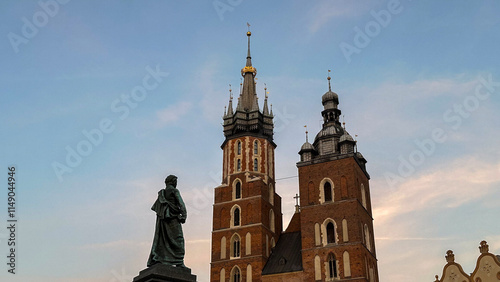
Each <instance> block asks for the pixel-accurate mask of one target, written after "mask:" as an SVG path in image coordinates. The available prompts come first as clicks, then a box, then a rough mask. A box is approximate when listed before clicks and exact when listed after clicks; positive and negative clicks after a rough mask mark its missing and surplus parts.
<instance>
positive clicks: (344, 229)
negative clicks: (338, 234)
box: [342, 218, 349, 242]
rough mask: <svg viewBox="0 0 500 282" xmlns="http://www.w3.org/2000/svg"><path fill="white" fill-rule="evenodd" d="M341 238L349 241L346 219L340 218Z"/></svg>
mask: <svg viewBox="0 0 500 282" xmlns="http://www.w3.org/2000/svg"><path fill="white" fill-rule="evenodd" d="M342 239H343V240H344V242H347V241H349V231H348V230H347V219H345V218H344V219H343V220H342Z"/></svg>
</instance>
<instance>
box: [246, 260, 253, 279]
mask: <svg viewBox="0 0 500 282" xmlns="http://www.w3.org/2000/svg"><path fill="white" fill-rule="evenodd" d="M247 282H252V265H251V264H249V265H247Z"/></svg>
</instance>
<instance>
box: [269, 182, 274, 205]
mask: <svg viewBox="0 0 500 282" xmlns="http://www.w3.org/2000/svg"><path fill="white" fill-rule="evenodd" d="M269 203H271V205H274V188H273V184H269Z"/></svg>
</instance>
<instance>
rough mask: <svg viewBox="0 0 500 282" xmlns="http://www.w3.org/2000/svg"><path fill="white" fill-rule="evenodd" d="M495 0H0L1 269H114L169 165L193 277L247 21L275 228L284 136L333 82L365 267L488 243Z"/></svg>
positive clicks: (496, 74)
mask: <svg viewBox="0 0 500 282" xmlns="http://www.w3.org/2000/svg"><path fill="white" fill-rule="evenodd" d="M499 12H500V3H499V2H496V1H480V2H473V1H455V2H453V5H451V4H450V3H449V2H443V1H411V0H402V1H394V0H391V1H385V0H384V1H369V2H368V1H352V0H350V1H342V0H338V1H337V0H329V1H326V0H322V1H298V0H292V1H287V2H286V3H284V2H278V1H273V2H272V3H271V2H270V1H242V0H216V1H154V0H152V1H95V0H94V1H77V0H72V1H68V0H57V1H56V0H40V1H2V2H1V3H0V23H1V24H0V35H1V37H0V38H1V39H0V65H1V67H0V95H1V102H0V118H1V123H0V132H1V138H0V169H1V170H2V172H1V175H2V177H0V183H1V186H2V187H4V188H3V189H2V190H1V192H0V211H2V212H1V213H0V220H2V221H3V223H0V225H4V226H6V227H7V226H9V225H8V224H9V223H8V222H7V220H8V214H7V205H8V192H9V191H8V190H7V187H8V168H9V167H15V170H16V174H15V178H16V179H15V187H16V188H15V193H16V196H15V208H16V210H15V218H16V219H17V222H16V230H15V233H14V234H15V242H16V253H15V255H16V265H15V272H16V274H11V273H9V272H8V270H9V269H11V267H10V266H9V265H7V259H8V258H7V256H9V255H10V247H9V246H8V242H9V241H8V238H10V236H12V235H11V232H10V230H9V229H7V228H6V227H5V228H0V256H1V257H3V258H4V259H3V260H0V261H4V263H2V264H1V266H0V280H2V281H40V282H49V281H50V282H63V281H64V282H90V281H92V282H95V281H98V282H124V281H131V280H132V278H133V277H134V276H136V275H137V274H138V273H139V271H140V270H142V269H144V268H145V267H146V261H147V258H148V255H149V251H150V248H151V242H152V238H153V233H154V224H155V214H154V213H153V212H152V211H151V210H150V208H151V205H152V204H153V202H154V201H155V199H156V194H157V191H158V190H160V189H162V188H163V180H164V178H165V177H166V176H167V175H169V174H175V175H177V176H178V177H179V179H178V188H179V189H180V191H181V194H182V196H183V198H184V201H185V202H186V203H187V206H188V213H189V214H188V220H187V222H186V224H185V225H183V228H184V235H185V239H186V257H185V263H186V265H187V266H188V267H190V268H192V271H193V273H194V274H196V275H197V276H198V280H199V281H200V282H207V281H209V268H210V236H211V229H212V228H211V223H212V203H213V188H214V187H216V186H218V185H219V184H220V182H221V169H222V151H221V149H220V145H221V144H222V142H223V141H224V136H223V132H222V126H221V122H222V115H223V113H224V106H227V104H228V100H229V88H230V86H229V84H231V85H232V89H233V91H234V92H235V93H238V92H237V91H238V88H239V83H240V78H241V76H240V70H241V68H242V67H243V66H244V64H245V57H246V44H247V41H246V40H247V38H246V35H245V34H246V32H247V22H248V23H250V25H251V26H250V29H251V31H252V38H251V40H252V43H251V44H252V47H251V52H252V63H253V65H254V66H255V67H256V68H257V71H258V73H257V79H258V80H257V89H258V90H257V92H258V95H259V97H260V98H261V99H260V103H261V105H260V106H261V107H262V102H263V96H264V83H265V84H266V85H267V88H268V91H269V103H271V104H273V112H274V114H275V118H274V120H275V135H274V140H275V143H276V144H277V145H278V147H277V149H276V155H275V157H276V163H275V165H276V178H277V179H278V180H277V183H276V192H277V193H278V194H279V195H281V197H282V206H283V222H284V228H286V226H287V224H288V221H289V219H290V218H291V216H292V214H293V212H294V199H293V196H294V195H295V193H298V180H297V177H296V176H297V168H296V162H298V161H299V155H298V154H297V152H298V151H299V149H300V146H301V145H302V144H303V143H304V141H305V133H304V131H305V129H304V126H305V125H307V128H308V130H309V132H310V135H311V136H314V135H315V134H316V133H317V132H318V131H319V130H320V125H321V114H320V113H321V110H322V105H321V96H322V95H323V94H324V93H325V92H326V91H327V90H328V83H327V80H326V77H327V76H328V70H329V69H330V70H332V72H331V76H332V90H333V91H335V92H336V93H338V95H339V100H340V105H339V108H340V109H341V110H342V114H343V115H344V116H343V120H344V121H345V123H346V129H347V130H348V131H349V132H350V133H351V135H357V137H356V139H357V141H358V150H359V151H360V152H361V153H362V154H363V155H364V156H365V158H366V159H367V161H368V163H367V170H368V172H369V174H370V175H371V181H370V190H371V191H370V192H371V201H372V207H373V217H374V231H375V241H376V252H377V258H378V268H379V276H380V281H409V282H417V281H418V282H420V281H433V280H434V275H436V274H439V275H441V273H442V269H443V266H444V265H445V263H446V261H445V258H444V255H445V254H446V251H447V250H448V249H452V250H454V252H455V258H456V261H457V262H459V263H461V264H462V266H463V268H464V270H465V272H467V273H470V272H472V271H473V270H474V266H475V261H476V259H477V257H478V255H479V250H478V249H477V247H478V246H479V242H480V241H481V240H487V241H488V243H489V245H490V251H491V252H493V253H496V254H500V224H498V214H499V213H500V202H499V201H498V199H499V198H500V153H499V150H498V146H499V140H500V130H499V129H500V125H499V121H500V113H499V111H498V109H499V108H500V98H499V93H500V71H499V68H498V66H499V65H500V57H499V55H498V46H499V44H500V33H499V32H498V30H500V18H499V17H498V14H499Z"/></svg>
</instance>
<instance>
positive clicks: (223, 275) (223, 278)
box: [220, 268, 226, 282]
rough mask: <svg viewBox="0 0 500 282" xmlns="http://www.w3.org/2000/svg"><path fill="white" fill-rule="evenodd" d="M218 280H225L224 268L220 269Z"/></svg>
mask: <svg viewBox="0 0 500 282" xmlns="http://www.w3.org/2000/svg"><path fill="white" fill-rule="evenodd" d="M220 282H226V270H224V268H223V269H221V270H220Z"/></svg>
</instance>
